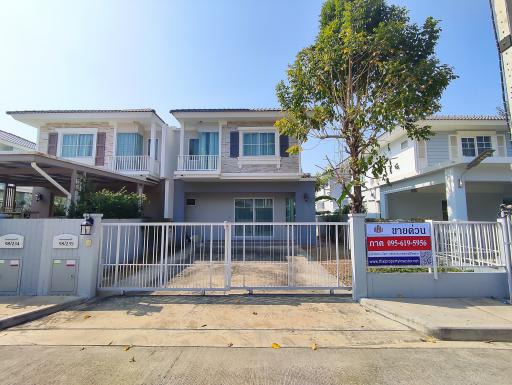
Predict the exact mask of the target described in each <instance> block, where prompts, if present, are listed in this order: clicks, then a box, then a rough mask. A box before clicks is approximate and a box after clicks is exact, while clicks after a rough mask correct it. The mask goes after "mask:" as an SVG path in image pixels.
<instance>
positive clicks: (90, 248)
mask: <svg viewBox="0 0 512 385" xmlns="http://www.w3.org/2000/svg"><path fill="white" fill-rule="evenodd" d="M91 216H92V217H93V218H94V221H95V222H94V226H93V228H92V234H91V235H90V236H82V235H80V224H81V223H82V221H83V220H82V219H1V220H0V236H2V235H6V234H19V235H22V236H23V237H24V245H23V248H18V249H1V248H0V260H5V261H7V260H11V259H16V260H20V262H21V274H20V284H19V289H18V291H17V292H8V293H0V295H16V294H18V295H48V294H62V293H57V292H52V290H51V285H50V283H51V274H52V263H53V260H55V259H58V260H62V261H63V262H62V263H66V261H68V260H73V261H76V276H75V277H74V279H75V290H74V291H72V292H69V293H66V294H67V295H78V296H81V297H88V298H90V297H94V296H95V295H96V282H97V271H98V270H97V269H98V258H99V247H100V241H101V239H100V238H101V237H100V235H101V231H100V229H101V227H102V225H101V215H100V214H92V215H91ZM62 234H70V235H74V236H77V237H78V248H73V249H57V248H53V238H54V237H55V236H56V235H62Z"/></svg>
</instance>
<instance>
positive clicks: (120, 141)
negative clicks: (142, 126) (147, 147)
mask: <svg viewBox="0 0 512 385" xmlns="http://www.w3.org/2000/svg"><path fill="white" fill-rule="evenodd" d="M142 147H143V138H142V135H140V134H137V133H132V132H130V133H126V132H122V133H119V134H117V145H116V155H117V156H134V155H142Z"/></svg>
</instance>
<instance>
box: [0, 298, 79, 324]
mask: <svg viewBox="0 0 512 385" xmlns="http://www.w3.org/2000/svg"><path fill="white" fill-rule="evenodd" d="M82 302H85V299H84V298H80V297H73V296H0V330H1V329H5V328H8V327H11V326H14V325H18V324H21V323H24V322H28V321H32V320H34V319H37V318H40V317H44V316H46V315H49V314H52V313H55V312H58V311H59V310H63V309H66V308H68V307H71V306H75V305H77V304H79V303H82Z"/></svg>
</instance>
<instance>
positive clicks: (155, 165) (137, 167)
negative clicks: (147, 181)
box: [107, 155, 160, 176]
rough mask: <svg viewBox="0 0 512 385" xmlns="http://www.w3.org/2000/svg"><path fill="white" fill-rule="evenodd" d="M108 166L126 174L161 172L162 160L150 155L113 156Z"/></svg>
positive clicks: (155, 173) (109, 159)
mask: <svg viewBox="0 0 512 385" xmlns="http://www.w3.org/2000/svg"><path fill="white" fill-rule="evenodd" d="M107 168H108V169H109V170H112V171H117V172H121V173H124V174H139V175H142V174H150V175H154V176H159V174H160V162H159V161H158V160H154V159H151V157H150V156H149V155H124V156H111V157H109V158H108V160H107Z"/></svg>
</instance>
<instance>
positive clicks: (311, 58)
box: [276, 0, 456, 213]
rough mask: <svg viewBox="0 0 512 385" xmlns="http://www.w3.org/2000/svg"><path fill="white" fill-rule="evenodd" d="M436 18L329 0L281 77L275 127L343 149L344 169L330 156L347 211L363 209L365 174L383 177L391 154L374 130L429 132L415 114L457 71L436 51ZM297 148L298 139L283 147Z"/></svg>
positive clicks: (377, 1) (430, 106) (378, 0)
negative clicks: (416, 18) (415, 18)
mask: <svg viewBox="0 0 512 385" xmlns="http://www.w3.org/2000/svg"><path fill="white" fill-rule="evenodd" d="M439 34H440V28H439V26H438V21H436V20H434V19H433V18H431V17H429V18H427V19H426V20H425V22H424V23H423V25H422V26H421V27H420V26H418V25H417V24H414V23H411V22H410V19H409V16H408V12H407V10H406V9H405V8H402V7H398V6H393V5H388V4H387V3H386V1H385V0H327V1H326V2H325V3H324V5H323V7H322V11H321V15H320V31H319V33H318V35H317V37H316V39H315V42H314V43H313V44H312V45H311V46H309V47H306V48H304V49H303V50H301V51H300V52H299V53H298V54H297V57H296V59H295V62H294V63H293V64H291V65H290V66H289V68H288V72H287V75H288V76H287V77H288V81H287V82H284V81H281V82H280V83H279V84H278V85H277V87H276V92H277V97H278V100H279V103H280V104H281V108H282V109H283V111H284V112H285V117H284V118H283V119H281V120H279V121H278V122H276V127H277V128H278V130H279V131H280V132H281V133H282V134H285V135H291V136H294V137H296V138H297V139H299V141H301V142H305V141H306V140H307V139H308V137H310V136H313V137H317V138H319V139H327V140H331V139H332V140H336V141H337V145H338V146H340V147H341V149H342V150H343V151H344V152H345V153H346V154H347V160H346V165H344V166H346V170H345V168H343V169H342V170H340V167H339V166H340V165H339V164H332V161H331V160H330V159H329V158H327V161H328V162H329V167H328V168H329V169H330V170H331V171H332V172H333V173H334V175H335V178H336V180H337V182H338V183H340V184H341V185H342V187H343V191H344V194H346V195H348V196H349V198H350V200H351V212H352V213H360V212H363V210H364V207H363V195H362V188H363V185H364V179H365V177H370V178H371V177H373V178H383V179H385V180H387V175H388V171H389V170H390V169H391V167H392V165H391V160H390V159H388V158H387V157H386V155H385V154H383V153H381V152H380V151H379V150H380V144H379V142H378V137H379V135H380V134H382V133H386V132H391V131H393V130H394V129H395V128H396V127H403V128H404V129H405V131H406V133H407V136H408V137H410V138H411V139H416V140H420V139H428V138H429V136H431V135H432V132H431V129H430V127H429V126H428V125H425V124H420V123H419V121H421V120H423V119H425V118H426V117H427V116H429V115H432V114H434V113H435V112H437V111H439V110H440V108H441V105H440V98H441V95H442V93H443V91H444V90H445V89H446V87H447V86H448V84H449V83H450V81H451V80H453V79H455V78H456V76H455V75H454V73H453V69H452V68H451V67H449V66H447V65H444V64H441V63H440V62H439V60H438V59H437V57H436V55H435V51H434V50H435V46H436V43H437V41H438V38H439ZM288 151H289V152H290V153H297V152H299V151H300V147H299V146H292V147H291V148H289V149H288Z"/></svg>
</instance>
